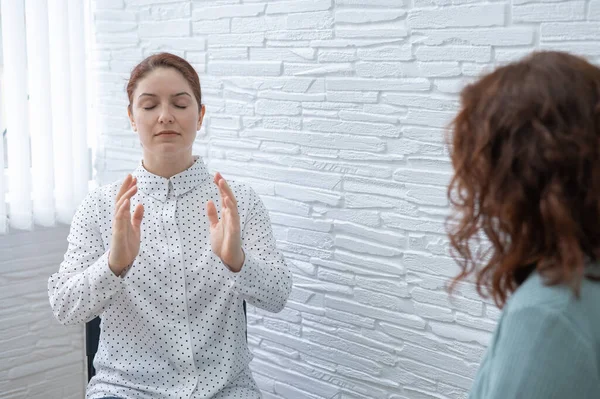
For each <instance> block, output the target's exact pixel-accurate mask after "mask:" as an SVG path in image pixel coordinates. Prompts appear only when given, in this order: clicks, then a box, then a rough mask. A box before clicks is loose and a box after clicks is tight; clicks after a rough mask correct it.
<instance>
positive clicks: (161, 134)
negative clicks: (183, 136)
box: [156, 130, 180, 136]
mask: <svg viewBox="0 0 600 399" xmlns="http://www.w3.org/2000/svg"><path fill="white" fill-rule="evenodd" d="M171 135H177V136H179V135H180V134H179V133H177V132H176V131H174V130H163V131H162V132H159V133H157V134H156V136H171Z"/></svg>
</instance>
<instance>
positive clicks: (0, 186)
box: [0, 79, 8, 234]
mask: <svg viewBox="0 0 600 399" xmlns="http://www.w3.org/2000/svg"><path fill="white" fill-rule="evenodd" d="M3 90H4V86H3V83H2V79H0V110H1V109H4V104H3V101H2V95H1V94H2V92H3ZM3 114H4V113H3V112H0V119H2V120H0V234H5V233H6V232H7V230H8V225H7V223H6V222H7V218H6V201H5V197H6V183H5V182H4V166H5V165H4V138H3V137H2V134H3V133H4V128H3V126H4V125H5V124H6V123H5V121H4V120H3V119H4V118H3V117H4V115H3Z"/></svg>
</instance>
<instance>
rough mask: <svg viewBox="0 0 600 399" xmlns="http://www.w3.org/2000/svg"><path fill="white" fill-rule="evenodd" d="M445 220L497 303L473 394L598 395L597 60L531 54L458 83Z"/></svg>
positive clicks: (547, 398)
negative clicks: (497, 316) (449, 213)
mask: <svg viewBox="0 0 600 399" xmlns="http://www.w3.org/2000/svg"><path fill="white" fill-rule="evenodd" d="M449 141H450V147H451V158H452V163H453V166H454V169H455V174H454V176H453V178H452V181H451V183H450V186H449V189H448V196H449V198H450V202H451V204H452V207H453V214H452V216H451V218H450V219H449V223H448V229H449V237H450V241H451V249H452V252H453V256H454V257H455V259H457V262H458V263H459V266H460V268H461V272H460V274H459V275H458V276H457V277H456V278H455V279H454V280H453V282H452V284H451V291H452V289H454V288H455V287H456V285H457V284H458V283H460V282H461V281H465V280H470V281H474V282H475V283H476V286H477V289H478V291H479V293H480V294H481V295H482V296H486V297H487V296H491V297H492V298H493V299H494V301H495V303H496V304H497V305H498V306H499V307H500V308H502V309H503V312H502V316H501V318H500V320H499V323H498V326H497V328H496V331H495V333H494V336H493V338H492V340H491V342H490V346H489V348H488V350H487V353H486V355H485V357H484V359H483V361H482V363H481V366H480V369H479V372H478V374H477V376H476V378H475V381H474V385H473V388H472V392H471V398H477V399H480V398H485V399H490V398H498V399H500V398H502V399H509V398H527V399H536V398H539V399H542V398H543V399H551V398H578V399H586V398H600V306H599V305H600V283H598V282H597V280H598V276H600V265H599V264H598V260H599V258H600V69H599V68H598V67H596V66H594V65H592V64H590V63H589V62H587V61H585V60H584V59H582V58H579V57H576V56H573V55H570V54H567V53H561V52H538V53H534V54H532V55H530V56H528V57H527V58H525V59H524V60H522V61H519V62H516V63H512V64H509V65H506V66H503V67H500V68H498V69H496V70H495V71H493V72H492V73H490V74H488V75H486V76H484V77H483V78H481V79H480V80H479V81H477V82H475V83H474V84H471V85H469V86H467V87H466V88H465V89H464V90H463V92H462V94H461V111H460V112H459V114H458V115H457V116H456V118H455V119H454V121H453V124H452V129H451V137H450V140H449Z"/></svg>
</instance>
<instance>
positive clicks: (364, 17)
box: [335, 9, 406, 24]
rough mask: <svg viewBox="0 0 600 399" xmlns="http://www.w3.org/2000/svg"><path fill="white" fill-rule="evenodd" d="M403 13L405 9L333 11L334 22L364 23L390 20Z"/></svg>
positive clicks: (404, 13) (401, 15) (399, 16)
mask: <svg viewBox="0 0 600 399" xmlns="http://www.w3.org/2000/svg"><path fill="white" fill-rule="evenodd" d="M405 15H406V11H405V10H389V9H388V10H340V11H336V12H335V22H336V23H350V24H365V23H375V22H384V21H392V20H395V19H398V18H401V17H404V16H405Z"/></svg>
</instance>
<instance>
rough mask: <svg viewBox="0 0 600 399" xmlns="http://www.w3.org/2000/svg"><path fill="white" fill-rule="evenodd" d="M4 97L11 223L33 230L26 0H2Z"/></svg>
mask: <svg viewBox="0 0 600 399" xmlns="http://www.w3.org/2000/svg"><path fill="white" fill-rule="evenodd" d="M1 4H2V47H3V59H4V64H5V65H4V79H3V81H4V98H5V103H4V106H5V107H6V129H7V141H6V142H7V147H8V154H9V157H8V168H9V172H10V177H9V181H8V184H9V187H8V190H9V192H8V194H9V198H10V199H9V202H10V211H9V217H10V226H11V227H14V228H17V229H31V228H32V227H33V214H32V203H31V171H30V162H31V161H30V159H31V155H30V150H29V148H30V147H29V129H28V117H27V115H28V112H27V55H26V48H25V3H24V0H2V3H1Z"/></svg>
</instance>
